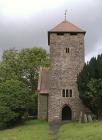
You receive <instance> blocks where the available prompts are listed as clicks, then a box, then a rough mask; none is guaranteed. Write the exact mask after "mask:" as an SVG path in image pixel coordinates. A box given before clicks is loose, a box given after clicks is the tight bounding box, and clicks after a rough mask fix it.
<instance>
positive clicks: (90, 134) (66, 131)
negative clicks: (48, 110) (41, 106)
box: [0, 120, 102, 140]
mask: <svg viewBox="0 0 102 140" xmlns="http://www.w3.org/2000/svg"><path fill="white" fill-rule="evenodd" d="M50 131H51V130H49V125H48V123H47V122H46V121H38V120H30V121H27V122H25V123H24V124H22V125H19V126H17V127H15V128H11V129H6V130H2V131H0V140H55V139H56V140H102V122H101V121H96V122H92V123H79V122H68V123H63V124H61V126H60V127H59V130H58V131H57V134H56V133H55V134H54V133H53V132H50Z"/></svg>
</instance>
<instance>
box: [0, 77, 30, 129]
mask: <svg viewBox="0 0 102 140" xmlns="http://www.w3.org/2000/svg"><path fill="white" fill-rule="evenodd" d="M31 102H32V97H31V93H30V90H29V88H28V87H27V86H26V85H24V83H22V82H21V81H18V80H13V79H11V80H6V81H5V82H2V83H1V84H0V120H1V123H0V125H1V126H0V127H1V128H3V127H4V128H5V127H7V126H12V125H13V124H16V123H18V122H20V121H21V120H22V118H23V116H24V114H25V113H27V112H28V111H29V108H30V104H31Z"/></svg>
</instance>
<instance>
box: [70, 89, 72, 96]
mask: <svg viewBox="0 0 102 140" xmlns="http://www.w3.org/2000/svg"><path fill="white" fill-rule="evenodd" d="M70 97H72V89H70Z"/></svg>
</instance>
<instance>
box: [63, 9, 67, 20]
mask: <svg viewBox="0 0 102 140" xmlns="http://www.w3.org/2000/svg"><path fill="white" fill-rule="evenodd" d="M64 15H65V21H66V17H67V10H65V13H64Z"/></svg>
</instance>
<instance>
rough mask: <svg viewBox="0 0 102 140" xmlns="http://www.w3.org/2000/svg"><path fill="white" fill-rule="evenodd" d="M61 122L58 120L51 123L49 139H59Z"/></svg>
mask: <svg viewBox="0 0 102 140" xmlns="http://www.w3.org/2000/svg"><path fill="white" fill-rule="evenodd" d="M60 126H61V124H60V123H59V122H58V123H56V122H52V123H49V140H59V136H58V131H59V128H60Z"/></svg>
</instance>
